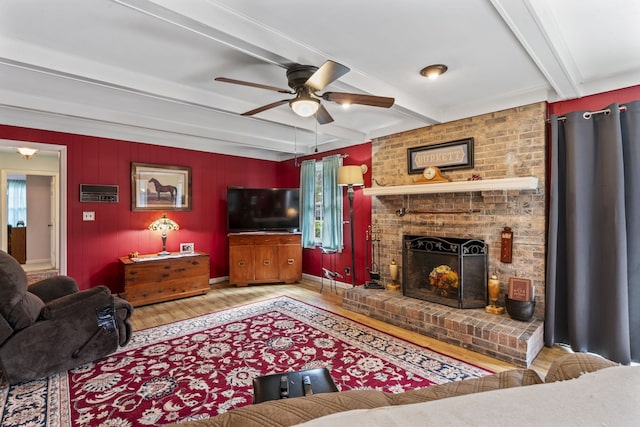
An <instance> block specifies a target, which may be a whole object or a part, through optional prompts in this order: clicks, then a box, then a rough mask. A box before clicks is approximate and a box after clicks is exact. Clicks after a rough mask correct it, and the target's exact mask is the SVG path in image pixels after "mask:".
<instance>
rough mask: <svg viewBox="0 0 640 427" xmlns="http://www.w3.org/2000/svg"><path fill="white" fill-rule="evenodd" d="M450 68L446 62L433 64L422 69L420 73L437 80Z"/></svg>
mask: <svg viewBox="0 0 640 427" xmlns="http://www.w3.org/2000/svg"><path fill="white" fill-rule="evenodd" d="M448 69H449V68H448V67H447V66H446V65H444V64H433V65H428V66H426V67H424V68H423V69H422V70H420V74H421V75H423V76H424V77H427V78H428V79H431V80H435V79H437V78H438V77H440V76H441V75H442V74H444V73H446V72H447V70H448Z"/></svg>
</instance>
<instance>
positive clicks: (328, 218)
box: [322, 155, 342, 251]
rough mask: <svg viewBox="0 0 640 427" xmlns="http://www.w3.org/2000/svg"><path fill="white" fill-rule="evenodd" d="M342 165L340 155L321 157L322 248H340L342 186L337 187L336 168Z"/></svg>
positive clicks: (337, 249)
mask: <svg viewBox="0 0 640 427" xmlns="http://www.w3.org/2000/svg"><path fill="white" fill-rule="evenodd" d="M340 166H342V156H340V155H335V156H329V157H325V158H324V159H322V177H323V178H322V201H323V204H324V210H323V222H322V248H323V249H325V250H332V251H334V250H335V251H339V250H342V191H341V190H342V188H341V187H338V168H339V167H340Z"/></svg>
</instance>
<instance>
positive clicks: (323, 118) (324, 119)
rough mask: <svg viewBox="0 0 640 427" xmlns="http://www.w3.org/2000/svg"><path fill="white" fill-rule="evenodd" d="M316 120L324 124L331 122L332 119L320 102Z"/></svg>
mask: <svg viewBox="0 0 640 427" xmlns="http://www.w3.org/2000/svg"><path fill="white" fill-rule="evenodd" d="M316 120H317V121H318V123H320V124H321V125H326V124H327V123H331V122H332V121H333V117H331V114H329V112H328V111H327V109H326V108H324V106H323V105H322V104H320V108H318V111H316Z"/></svg>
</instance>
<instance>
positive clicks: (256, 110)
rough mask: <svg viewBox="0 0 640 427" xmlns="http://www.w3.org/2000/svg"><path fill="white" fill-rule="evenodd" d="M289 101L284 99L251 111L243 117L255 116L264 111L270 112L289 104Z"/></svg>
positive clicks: (243, 114)
mask: <svg viewBox="0 0 640 427" xmlns="http://www.w3.org/2000/svg"><path fill="white" fill-rule="evenodd" d="M288 102H289V100H288V99H283V100H280V101H276V102H272V103H271V104H267V105H263V106H262V107H258V108H255V109H253V110H251V111H247V112H246V113H242V114H241V115H242V116H253V115H254V114H258V113H261V112H263V111H266V110H269V109H271V108H275V107H279V106H280V105H282V104H286V103H288Z"/></svg>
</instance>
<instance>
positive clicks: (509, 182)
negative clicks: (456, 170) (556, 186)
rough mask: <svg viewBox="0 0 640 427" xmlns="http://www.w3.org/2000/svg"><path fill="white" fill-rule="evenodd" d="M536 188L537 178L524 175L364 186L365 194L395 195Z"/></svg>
mask: <svg viewBox="0 0 640 427" xmlns="http://www.w3.org/2000/svg"><path fill="white" fill-rule="evenodd" d="M536 188H538V178H536V177H534V176H524V177H517V178H500V179H480V180H478V181H455V182H441V183H433V184H409V185H394V186H385V187H371V188H365V189H364V190H362V191H363V194H364V195H365V196H392V195H393V196H395V195H401V194H429V193H468V192H472V191H502V190H535V189H536Z"/></svg>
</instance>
